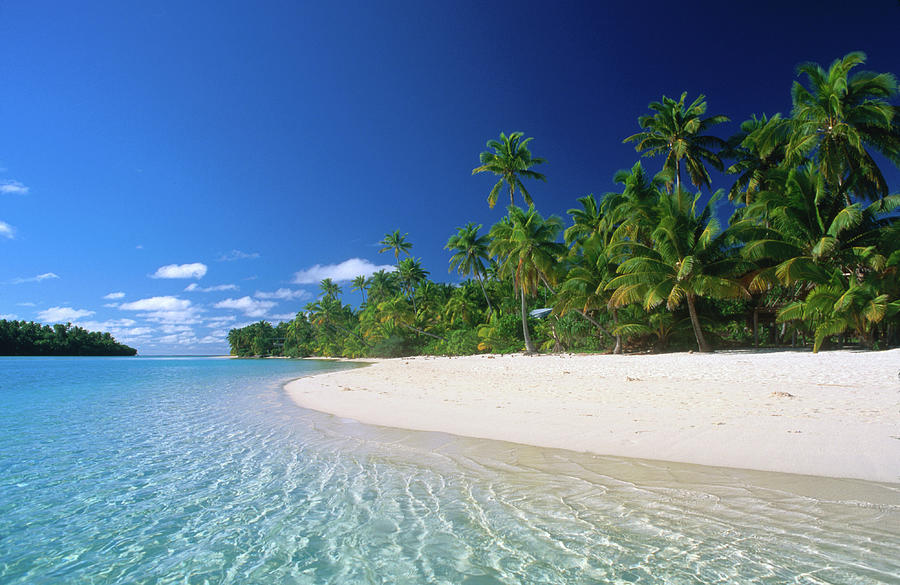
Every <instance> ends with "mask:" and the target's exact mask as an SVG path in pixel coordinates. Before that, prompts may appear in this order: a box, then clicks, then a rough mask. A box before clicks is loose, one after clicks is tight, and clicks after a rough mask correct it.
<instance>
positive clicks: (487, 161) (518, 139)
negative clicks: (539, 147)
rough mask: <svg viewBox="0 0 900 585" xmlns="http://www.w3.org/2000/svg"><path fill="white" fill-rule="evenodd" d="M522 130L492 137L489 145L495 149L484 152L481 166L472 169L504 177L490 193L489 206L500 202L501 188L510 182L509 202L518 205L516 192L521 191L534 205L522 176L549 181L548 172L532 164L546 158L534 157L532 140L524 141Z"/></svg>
mask: <svg viewBox="0 0 900 585" xmlns="http://www.w3.org/2000/svg"><path fill="white" fill-rule="evenodd" d="M522 136H523V133H522V132H513V133H512V134H510V135H509V136H507V135H506V134H504V133H502V132H501V133H500V140H488V143H487V146H488V148H490V149H491V150H486V151H484V152H482V153H481V155H480V156H479V159H480V160H481V165H480V166H477V167H475V168H474V169H472V174H473V175H476V174H478V173H484V172H488V171H489V172H491V173H494V174H495V175H498V176H499V177H500V179H499V180H498V181H497V183H496V184H495V185H494V187H493V188H492V189H491V192H490V193H488V205H489V206H490V207H491V208H493V207H494V205H496V204H497V196H498V194H499V193H500V188H501V187H503V185H506V186H507V188H508V189H509V204H510V205H514V204H515V201H514V200H513V195H514V194H515V192H516V191H517V190H518V191H519V192H520V193H521V194H522V198H523V199H524V200H525V204H526V205H532V204H533V203H534V202H533V201H532V200H531V195H530V194H529V193H528V190H527V189H526V188H525V185H523V184H522V178H528V179H539V180H541V181H546V180H547V179H546V178H545V177H544V175H542V174H540V173H538V172H536V171H532V170H531V167H533V166H534V165H539V164H542V163H544V162H546V161H544V159H542V158H538V157H532V156H531V151H529V150H528V143H529V142H530V141H531V140H532V139H531V138H526V139H525V140H522Z"/></svg>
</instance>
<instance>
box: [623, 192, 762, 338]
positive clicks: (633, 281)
mask: <svg viewBox="0 0 900 585" xmlns="http://www.w3.org/2000/svg"><path fill="white" fill-rule="evenodd" d="M719 193H720V192H717V193H716V194H715V195H714V196H713V198H712V199H711V200H710V201H709V203H707V205H706V206H705V207H704V208H703V209H702V210H700V212H699V214H698V213H697V211H698V209H697V207H698V206H697V202H698V200H699V198H700V194H699V193H698V194H697V195H696V196H695V197H694V198H693V199H691V198H689V197H688V196H687V194H686V193H684V192H683V191H676V192H675V193H673V194H672V195H671V196H667V197H663V198H662V199H660V221H659V225H658V226H657V227H656V229H654V230H653V234H652V237H653V245H652V247H651V246H645V245H643V244H638V243H635V242H627V241H626V242H621V243H619V244H617V246H618V247H619V248H621V249H622V250H623V251H624V252H626V253H627V254H628V257H627V258H626V259H625V260H624V261H623V262H622V263H621V264H620V265H619V268H618V270H617V272H618V274H619V276H616V277H615V278H613V279H612V280H611V281H610V282H609V284H607V285H606V287H607V288H608V289H610V290H612V291H613V292H612V295H611V296H610V301H609V304H610V306H611V307H621V306H624V305H628V304H631V303H634V302H641V303H642V304H643V306H644V309H645V310H648V311H649V310H650V309H652V308H654V307H657V306H659V305H660V304H662V303H663V302H665V303H666V307H667V308H668V309H669V310H674V309H676V308H678V307H679V306H680V305H681V303H682V302H685V303H686V304H687V307H688V314H689V316H690V318H691V325H692V326H693V328H694V335H695V337H696V338H697V347H698V349H699V350H700V351H701V352H707V351H710V346H709V344H708V343H707V342H706V338H705V337H704V336H703V330H702V329H701V327H700V319H699V317H698V315H697V308H696V300H697V298H701V297H710V298H717V299H727V298H749V294H748V293H747V291H746V290H745V289H744V287H743V286H741V284H740V283H739V282H738V281H737V280H736V279H735V275H736V274H740V273H741V272H742V271H743V264H744V263H742V262H741V261H740V257H739V256H737V254H736V252H737V249H736V248H735V247H734V245H733V241H732V239H731V234H730V233H729V232H728V231H727V230H726V231H724V232H720V231H719V223H718V221H717V220H716V219H715V217H714V213H713V206H714V202H715V200H716V199H717V197H718V195H719Z"/></svg>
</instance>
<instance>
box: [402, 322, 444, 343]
mask: <svg viewBox="0 0 900 585" xmlns="http://www.w3.org/2000/svg"><path fill="white" fill-rule="evenodd" d="M397 322H398V323H400V324H401V325H403V326H404V327H406V328H407V329H409V330H410V331H415V332H416V333H421V334H422V335H427V336H428V337H434V338H435V339H440V340H441V341H447V338H445V337H441V336H440V335H435V334H434V333H429V332H427V331H425V330H424V329H419V328H418V327H414V326H413V325H410V324H409V323H406V322H405V321H401V320H400V319H397Z"/></svg>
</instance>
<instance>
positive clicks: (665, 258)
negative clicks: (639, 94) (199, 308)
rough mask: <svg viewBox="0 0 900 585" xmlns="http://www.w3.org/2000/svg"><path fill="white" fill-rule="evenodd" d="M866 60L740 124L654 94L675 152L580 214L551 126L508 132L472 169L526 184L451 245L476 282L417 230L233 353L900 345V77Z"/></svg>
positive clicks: (803, 72) (814, 76) (653, 138)
mask: <svg viewBox="0 0 900 585" xmlns="http://www.w3.org/2000/svg"><path fill="white" fill-rule="evenodd" d="M864 61H865V55H864V54H863V53H859V52H856V53H850V54H848V55H846V56H845V57H843V58H841V59H838V60H835V61H834V62H833V63H832V64H831V65H830V66H829V67H828V68H824V67H822V66H820V65H817V64H815V63H804V64H801V65H800V66H798V68H797V71H798V76H799V78H800V79H798V80H797V81H795V82H794V84H793V87H792V89H791V97H792V103H793V109H792V111H791V114H790V116H784V117H783V116H781V114H774V115H771V116H768V115H766V114H761V115H758V116H757V115H754V116H752V117H751V118H750V119H748V120H746V121H744V122H743V123H742V124H741V125H740V130H739V131H738V132H737V133H736V134H735V135H734V136H730V137H727V138H721V137H718V136H715V135H714V134H713V129H714V127H716V126H718V125H720V124H722V123H724V122H727V121H729V119H728V118H727V117H725V116H721V115H707V103H706V98H705V97H704V96H703V95H700V96H698V97H696V98H695V99H693V100H692V101H688V99H687V94H682V95H681V96H680V97H679V98H678V99H674V98H669V97H665V96H664V97H663V98H662V100H661V101H659V102H653V103H651V104H650V105H649V109H650V113H648V114H647V115H645V116H641V117H640V118H639V119H638V126H639V128H640V131H639V132H637V133H635V134H634V135H632V136H629V137H627V138H625V139H624V142H626V143H633V144H634V145H635V149H636V151H637V152H639V153H641V154H642V155H643V156H645V157H659V158H662V159H663V163H662V168H661V169H660V170H659V171H658V172H656V173H655V174H654V173H652V171H650V170H648V169H647V168H645V166H644V165H643V163H642V162H640V161H639V162H637V163H635V165H634V166H633V167H632V168H631V169H628V170H623V171H620V172H619V173H617V174H616V175H615V178H614V179H615V182H616V183H617V184H618V185H619V186H620V188H619V189H618V190H617V191H615V192H612V193H607V194H606V195H604V196H602V197H599V198H597V197H595V196H594V195H587V196H584V197H581V198H579V199H578V200H577V203H578V205H577V206H576V207H574V208H573V209H570V210H569V211H568V216H569V220H568V222H564V221H563V220H562V219H561V218H560V217H557V216H554V215H551V216H549V217H544V216H542V215H541V214H540V213H539V212H538V211H537V209H536V208H535V206H534V202H533V200H532V198H531V195H530V194H529V192H528V190H527V184H526V183H527V181H534V180H541V181H543V180H546V178H545V177H544V176H543V175H542V174H541V173H539V172H537V170H535V168H536V167H537V166H539V165H540V164H542V163H543V162H544V160H543V159H541V158H539V157H534V156H532V154H531V152H530V150H529V144H528V143H529V141H530V140H531V138H524V135H523V133H521V132H513V133H511V134H509V135H508V136H507V135H506V134H501V135H500V137H499V139H496V140H491V141H489V142H488V143H487V147H488V150H486V151H484V152H482V153H481V155H480V163H481V164H480V165H479V166H478V167H476V168H475V169H473V171H472V173H473V174H479V173H492V174H494V175H495V176H496V177H497V182H496V183H495V184H494V185H493V187H492V189H491V190H490V192H489V194H488V204H489V205H490V206H491V207H493V206H494V205H495V204H496V202H497V201H498V199H499V198H500V195H501V193H506V194H508V196H509V199H510V205H509V208H508V213H507V215H506V216H505V217H503V218H502V219H501V220H500V221H499V222H497V223H496V224H495V225H493V226H491V227H490V228H489V229H488V230H486V231H485V230H483V226H482V225H477V224H474V223H469V224H467V225H465V226H462V227H459V228H457V230H456V232H455V233H454V234H452V236H451V237H450V238H449V240H448V242H447V245H446V248H447V249H448V250H449V251H450V252H451V254H452V255H451V258H450V270H451V271H456V272H458V273H459V274H460V275H463V276H466V277H468V280H466V281H464V282H462V283H461V284H459V285H450V284H444V283H439V282H435V281H433V280H431V279H430V278H429V276H430V275H429V273H428V272H427V271H425V270H424V269H423V268H422V265H421V262H420V260H419V259H417V258H415V257H413V256H412V255H411V250H412V243H410V242H409V241H408V240H407V235H406V234H402V233H401V232H400V231H399V230H398V231H395V232H393V233H390V234H387V235H386V236H385V238H384V240H383V241H382V244H383V246H384V247H383V248H382V249H381V252H393V255H394V258H395V261H396V266H395V269H394V270H392V271H380V272H376V273H375V274H373V275H371V276H369V277H365V276H359V277H357V278H356V279H354V280H353V281H352V283H351V284H350V288H351V290H357V291H360V292H361V293H362V295H363V302H362V304H361V306H360V307H359V308H354V307H352V306H351V305H349V304H344V303H343V302H342V301H341V294H342V289H341V287H340V286H339V285H338V284H337V283H335V282H333V281H332V280H330V279H325V280H323V281H322V282H321V285H320V288H321V293H320V295H319V297H318V299H317V300H316V301H315V302H312V303H310V304H308V305H307V306H306V307H305V309H304V310H303V311H301V312H300V313H298V314H297V316H296V318H295V319H294V320H293V321H290V322H284V323H280V324H278V325H277V326H276V327H273V326H272V325H270V324H269V323H266V322H260V323H255V324H252V325H249V326H247V327H244V328H240V329H233V330H231V332H229V335H228V340H229V344H230V346H231V352H232V354H234V355H243V356H246V355H287V356H308V355H317V356H348V357H362V356H400V355H411V354H471V353H476V352H483V351H492V352H501V353H502V352H512V351H521V350H523V349H524V350H525V351H527V352H535V351H611V352H614V353H618V352H621V351H625V350H666V349H687V348H695V349H697V350H699V351H710V350H711V349H712V348H714V347H749V346H758V345H791V346H808V347H811V348H812V349H813V351H818V350H819V349H821V348H823V347H827V346H840V345H844V344H855V345H859V346H862V347H866V348H883V347H888V346H895V345H897V344H898V338H900V334H898V325H900V319H898V314H900V277H898V266H900V226H898V223H897V221H896V220H897V213H896V209H897V207H898V205H900V195H898V194H890V192H889V187H888V184H887V181H886V180H885V178H884V175H883V173H882V171H881V168H880V167H879V161H882V162H881V163H880V164H885V161H886V163H887V164H893V165H895V166H900V108H898V106H895V105H893V104H892V103H891V100H894V99H896V97H897V94H898V88H897V80H896V78H895V77H894V75H892V74H890V73H875V72H870V71H862V70H858V69H857V68H858V66H860V65H862V64H863V63H864ZM711 168H712V169H716V170H718V171H720V172H724V173H725V174H726V175H730V176H732V177H733V182H732V183H731V185H730V186H729V187H728V188H727V190H726V189H717V190H715V191H713V189H712V178H711V175H710V172H709V169H711ZM692 189H696V191H693V190H692ZM704 191H705V192H706V193H704ZM517 195H518V196H519V197H520V198H521V199H522V200H523V202H524V204H525V205H526V206H527V207H519V206H518V205H516V196H517ZM704 201H705V202H704ZM725 216H728V217H729V218H728V220H727V221H725V222H722V221H720V219H719V218H720V217H725ZM723 223H724V225H722V224H723Z"/></svg>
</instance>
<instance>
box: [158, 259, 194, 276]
mask: <svg viewBox="0 0 900 585" xmlns="http://www.w3.org/2000/svg"><path fill="white" fill-rule="evenodd" d="M204 274H206V264H203V263H201V262H194V263H193V264H167V265H165V266H160V267H159V268H157V269H156V272H155V273H153V274H152V275H151V276H150V278H203V275H204Z"/></svg>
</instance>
